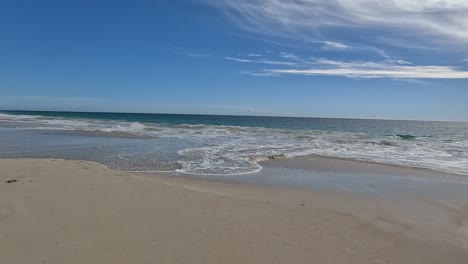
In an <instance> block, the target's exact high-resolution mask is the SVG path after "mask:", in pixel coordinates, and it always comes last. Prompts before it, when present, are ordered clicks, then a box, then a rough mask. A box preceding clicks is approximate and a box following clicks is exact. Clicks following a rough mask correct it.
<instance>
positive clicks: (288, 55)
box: [280, 52, 299, 60]
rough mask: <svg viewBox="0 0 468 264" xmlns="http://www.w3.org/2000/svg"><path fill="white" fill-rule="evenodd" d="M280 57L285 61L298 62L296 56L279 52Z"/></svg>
mask: <svg viewBox="0 0 468 264" xmlns="http://www.w3.org/2000/svg"><path fill="white" fill-rule="evenodd" d="M280 57H281V58H283V59H287V60H298V59H299V57H297V55H296V54H293V53H287V52H280Z"/></svg>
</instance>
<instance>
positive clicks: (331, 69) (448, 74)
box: [260, 59, 468, 80]
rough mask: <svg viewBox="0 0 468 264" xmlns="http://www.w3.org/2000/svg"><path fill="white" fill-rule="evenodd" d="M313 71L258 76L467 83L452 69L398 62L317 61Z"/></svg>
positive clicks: (465, 75)
mask: <svg viewBox="0 0 468 264" xmlns="http://www.w3.org/2000/svg"><path fill="white" fill-rule="evenodd" d="M312 65H313V66H312V67H307V68H294V69H293V68H290V69H263V70H261V71H260V73H263V74H265V76H271V75H314V76H317V75H322V76H342V77H348V78H354V79H375V78H387V79H399V80H404V79H468V71H464V70H461V69H459V68H458V67H454V66H434V65H425V66H418V65H413V64H411V63H409V62H406V61H403V60H398V61H396V62H392V61H385V62H361V61H358V62H357V61H351V62H344V61H335V60H327V59H319V60H315V61H314V62H312Z"/></svg>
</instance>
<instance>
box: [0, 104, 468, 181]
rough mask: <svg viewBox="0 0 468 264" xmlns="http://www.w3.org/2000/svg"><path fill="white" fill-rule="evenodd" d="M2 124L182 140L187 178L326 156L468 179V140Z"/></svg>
mask: <svg viewBox="0 0 468 264" xmlns="http://www.w3.org/2000/svg"><path fill="white" fill-rule="evenodd" d="M1 121H3V122H17V123H21V124H23V125H25V126H27V127H29V128H32V129H62V130H88V131H103V132H123V133H128V134H133V135H137V136H145V137H155V138H174V139H181V140H184V142H185V141H187V142H189V143H190V144H191V145H192V146H193V147H189V148H185V149H183V150H180V151H178V153H177V154H178V155H179V159H178V160H177V161H176V162H178V164H180V166H179V168H177V169H175V170H176V171H178V172H181V173H186V174H200V175H231V174H248V173H255V172H258V171H259V170H261V169H262V167H261V166H260V165H259V162H260V161H263V160H267V159H276V158H290V157H297V156H303V155H320V156H325V157H336V158H346V159H354V160H363V161H370V162H377V163H384V164H393V165H399V166H408V167H419V168H427V169H432V170H435V171H441V172H448V173H456V174H462V175H468V139H467V138H466V136H465V137H464V136H463V135H462V136H458V137H457V138H455V137H450V138H447V137H445V138H442V139H440V137H432V136H417V135H413V134H395V135H379V134H372V133H355V132H339V131H322V130H291V129H280V128H277V129H276V128H264V127H242V126H220V125H206V124H197V125H191V124H180V125H168V124H158V123H140V122H131V121H117V120H99V119H67V118H61V117H44V116H32V115H21V116H20V115H9V114H2V113H0V122H1ZM152 144H157V142H156V143H153V142H152Z"/></svg>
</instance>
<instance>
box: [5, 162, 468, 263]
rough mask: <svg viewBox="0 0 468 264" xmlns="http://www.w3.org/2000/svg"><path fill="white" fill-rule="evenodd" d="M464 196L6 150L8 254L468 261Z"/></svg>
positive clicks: (146, 259) (28, 258) (73, 258)
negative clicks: (233, 178) (141, 167)
mask: <svg viewBox="0 0 468 264" xmlns="http://www.w3.org/2000/svg"><path fill="white" fill-rule="evenodd" d="M335 164H336V163H335ZM357 166H360V165H357ZM338 167H340V166H338ZM336 170H337V171H338V170H341V167H340V169H338V168H337V169H336ZM11 180H16V181H11ZM7 181H10V183H8V182H7ZM453 199H457V197H452V196H451V195H450V193H448V194H447V199H446V200H445V199H444V197H443V196H438V197H437V198H434V199H431V198H430V197H427V196H421V197H420V196H418V195H412V196H408V197H400V199H383V198H381V197H369V196H361V195H353V194H349V193H340V192H330V191H318V192H311V191H302V190H297V189H288V188H266V187H261V186H256V185H245V184H230V183H221V182H210V181H204V180H194V179H187V178H177V177H176V178H167V177H160V176H155V175H145V174H131V173H125V172H121V171H115V170H111V169H109V168H107V167H106V166H104V165H101V164H98V163H93V162H84V161H65V160H51V159H44V160H39V159H3V160H0V263H216V264H218V263H333V264H340V263H379V264H382V263H398V264H400V263H403V264H404V263H413V264H414V263H416V264H418V263H421V264H423V263H424V264H430V263H434V264H440V263H454V264H457V263H460V264H462V263H463V264H465V263H467V260H468V230H467V224H468V205H465V206H464V205H463V204H464V203H463V201H458V202H459V203H451V201H452V200H453Z"/></svg>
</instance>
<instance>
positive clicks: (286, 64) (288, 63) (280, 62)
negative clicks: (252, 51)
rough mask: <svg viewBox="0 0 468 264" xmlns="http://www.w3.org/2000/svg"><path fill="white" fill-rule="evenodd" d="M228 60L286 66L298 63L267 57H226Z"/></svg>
mask: <svg viewBox="0 0 468 264" xmlns="http://www.w3.org/2000/svg"><path fill="white" fill-rule="evenodd" d="M225 59H226V60H230V61H235V62H243V63H256V64H269V65H284V66H294V65H297V63H295V62H290V61H274V60H266V59H241V58H233V57H226V58H225Z"/></svg>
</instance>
